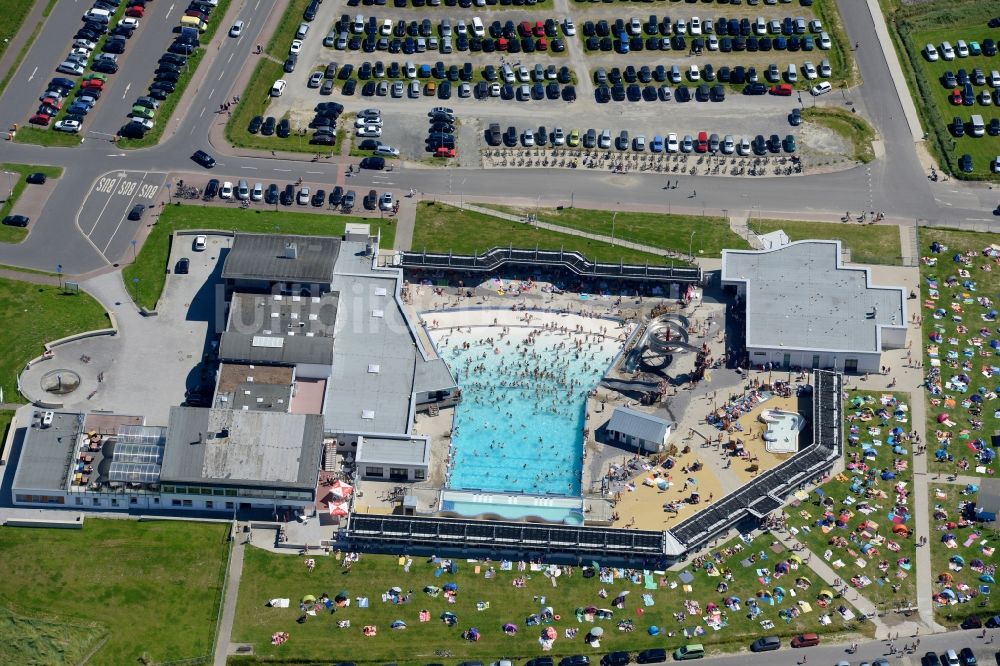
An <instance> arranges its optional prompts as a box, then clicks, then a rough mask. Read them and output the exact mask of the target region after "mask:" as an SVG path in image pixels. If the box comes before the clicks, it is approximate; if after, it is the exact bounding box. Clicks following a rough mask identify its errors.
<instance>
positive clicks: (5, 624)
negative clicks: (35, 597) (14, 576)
mask: <svg viewBox="0 0 1000 666" xmlns="http://www.w3.org/2000/svg"><path fill="white" fill-rule="evenodd" d="M106 636H107V630H106V629H105V628H104V626H103V625H101V624H97V623H93V624H83V623H80V622H63V621H60V620H51V619H44V618H39V617H32V616H31V615H20V614H18V613H14V612H12V611H10V610H9V609H7V608H4V607H3V606H2V605H0V639H2V641H0V663H4V664H24V665H26V666H27V665H30V666H48V665H50V664H80V663H83V662H84V661H85V660H86V657H87V655H88V654H89V653H90V652H91V651H92V650H93V649H94V648H95V647H97V646H98V644H99V643H100V642H101V641H102V640H104V638H105V637H106Z"/></svg>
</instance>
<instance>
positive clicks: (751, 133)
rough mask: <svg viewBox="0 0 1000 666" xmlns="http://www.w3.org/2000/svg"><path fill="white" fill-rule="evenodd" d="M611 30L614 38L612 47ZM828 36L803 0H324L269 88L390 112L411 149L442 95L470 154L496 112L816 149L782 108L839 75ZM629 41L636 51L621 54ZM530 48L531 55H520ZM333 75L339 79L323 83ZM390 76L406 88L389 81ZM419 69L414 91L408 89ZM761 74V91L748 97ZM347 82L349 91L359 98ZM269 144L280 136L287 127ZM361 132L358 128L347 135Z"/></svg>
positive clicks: (419, 148)
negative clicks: (792, 137)
mask: <svg viewBox="0 0 1000 666" xmlns="http://www.w3.org/2000/svg"><path fill="white" fill-rule="evenodd" d="M806 4H807V5H808V2H807V3H806ZM651 14H652V16H651ZM693 17H697V20H696V21H694V24H695V26H697V27H695V26H692V18H693ZM616 21H620V24H619V25H617V26H616ZM619 28H620V29H621V31H620V32H619V31H618V29H619ZM709 30H710V31H711V32H708V31H709ZM734 31H735V32H734ZM585 32H586V33H589V35H590V36H591V37H592V38H596V39H597V40H598V43H597V44H596V45H595V44H594V43H593V39H591V43H590V44H589V45H588V35H587V34H585ZM622 32H624V33H625V34H624V37H625V38H624V39H621V37H622V35H621V33H622ZM747 33H749V34H747ZM602 34H603V35H607V36H608V37H609V39H610V40H611V47H610V48H608V49H604V47H605V46H607V43H606V42H604V43H602V42H601V40H602V39H603V38H602V37H600V35H602ZM678 38H680V39H678ZM324 40H325V41H324ZM432 40H433V41H432ZM501 40H503V42H502V46H503V49H504V50H502V51H501V50H499V48H500V47H501ZM539 40H545V41H544V45H545V50H544V51H542V50H539V49H538V48H537V46H538V43H539ZM737 40H738V42H739V43H738V44H737ZM779 40H780V42H781V48H780V49H779V48H778V47H777V43H778V41H779ZM831 40H832V38H831V37H830V34H829V33H828V32H827V28H826V26H824V25H822V22H821V21H819V19H817V15H816V13H815V12H814V11H813V7H812V6H803V5H802V4H801V2H800V0H796V1H795V2H784V1H782V2H777V1H776V2H775V3H774V4H771V3H769V2H757V3H755V4H753V5H751V4H749V3H745V4H739V5H733V4H729V3H725V4H723V3H705V2H700V3H683V4H682V3H677V2H672V3H655V4H645V3H627V4H622V3H604V2H573V3H564V2H559V3H556V4H555V5H554V6H552V7H540V8H539V7H537V6H536V7H534V8H526V7H517V6H512V5H508V6H503V5H499V4H495V5H487V6H484V7H468V8H463V7H460V6H451V7H448V6H438V7H433V8H414V7H412V6H407V7H402V8H400V7H393V6H390V5H383V6H371V5H360V4H358V3H347V4H346V5H345V4H343V3H324V4H323V5H320V7H319V12H318V14H317V16H316V19H315V20H314V21H312V22H311V23H310V24H309V29H308V33H307V34H306V36H305V37H304V38H303V39H302V40H301V43H300V44H297V45H295V50H297V51H298V54H297V56H296V57H297V60H296V63H295V67H294V71H292V72H288V73H285V74H284V75H283V78H284V80H285V81H287V85H286V87H285V89H284V91H283V92H282V94H281V95H280V96H279V97H274V98H272V99H271V101H270V104H269V107H268V109H267V112H266V114H267V115H268V116H271V117H274V118H276V119H282V118H285V119H288V121H289V122H290V124H291V126H292V127H293V128H294V129H304V128H306V127H307V126H308V125H309V123H310V118H311V117H312V113H313V108H314V107H315V106H316V104H318V103H321V102H325V101H336V102H338V103H340V104H343V105H344V107H345V114H344V116H343V120H341V126H347V125H350V124H351V123H352V119H353V115H351V114H352V112H357V111H358V110H360V109H363V108H370V107H377V108H379V109H381V110H382V112H383V113H382V116H383V119H384V125H383V128H382V135H381V136H380V137H378V140H379V141H380V142H382V143H384V144H388V145H390V146H392V147H394V148H397V149H399V151H400V157H401V158H403V159H404V160H406V159H409V160H421V161H423V160H426V159H428V158H429V157H430V152H429V150H431V149H432V147H430V146H428V145H427V144H426V143H425V141H424V138H425V137H426V133H427V127H426V123H427V112H428V110H429V109H430V108H432V107H434V106H439V105H443V106H448V107H450V108H453V109H454V110H455V113H456V116H457V119H458V122H457V127H456V129H455V143H456V147H457V161H458V164H460V165H463V166H479V165H485V166H491V165H493V166H495V165H496V164H494V163H493V161H492V160H491V159H490V158H491V157H492V156H491V155H489V154H487V155H483V154H481V153H480V151H481V150H484V149H486V148H489V147H490V146H488V145H487V143H486V141H485V136H486V130H487V128H488V127H489V125H490V124H491V123H493V122H500V123H501V124H502V125H503V128H504V129H506V128H507V127H508V126H511V125H513V126H516V127H517V128H518V131H519V133H521V132H523V131H524V130H525V129H528V128H532V127H533V128H534V129H535V130H536V131H537V129H538V128H539V127H545V128H546V129H547V130H548V131H552V130H554V129H555V128H556V127H559V128H561V129H562V130H563V131H564V133H565V134H567V135H568V134H569V133H570V132H571V131H572V130H573V129H579V130H580V131H581V133H584V134H585V133H586V131H587V130H588V129H591V128H593V129H595V130H596V131H597V132H600V131H601V130H602V129H610V130H611V131H612V132H613V133H614V134H615V136H618V135H619V134H620V132H621V131H622V130H625V131H627V132H628V133H629V136H630V137H634V136H636V135H639V136H643V137H645V138H646V139H647V141H646V142H645V144H642V145H643V146H644V148H643V150H644V151H645V152H648V151H649V150H650V148H651V145H650V142H651V141H652V139H653V137H655V136H657V135H661V136H663V137H664V139H665V138H666V136H667V135H669V134H670V133H676V134H677V135H678V136H679V138H681V139H682V138H683V137H684V136H685V135H688V134H690V135H692V136H693V137H695V138H696V137H697V136H698V133H699V132H707V133H708V134H709V135H711V134H713V133H715V134H718V135H719V136H720V137H725V136H726V135H733V136H734V137H735V138H736V140H737V143H738V142H739V139H740V138H741V137H744V136H745V137H747V139H748V140H751V141H752V140H753V138H754V137H756V136H757V135H764V136H765V137H770V136H771V135H772V134H779V135H780V136H781V137H782V138H784V137H785V136H786V135H788V134H796V135H798V134H799V133H803V138H805V139H806V145H805V146H800V145H799V144H797V145H796V151H797V152H801V151H802V149H803V148H805V153H806V154H808V152H809V150H808V149H809V147H810V145H815V147H816V148H817V149H818V150H819V152H825V151H826V150H827V149H828V148H830V147H831V146H835V144H837V141H835V140H834V138H833V137H829V136H824V134H825V133H824V132H823V131H822V128H820V131H815V130H813V131H808V132H806V131H804V130H806V129H807V128H803V127H793V126H791V124H790V123H789V114H790V112H791V110H792V109H793V108H794V107H796V106H798V107H800V108H801V107H803V106H805V105H808V104H811V103H816V101H818V102H820V103H822V102H826V101H827V99H828V98H822V97H821V98H818V99H817V100H813V96H812V95H810V89H811V88H812V87H813V86H815V85H817V84H819V83H821V82H823V81H827V80H838V79H841V78H842V77H843V76H844V73H843V72H838V71H836V70H835V65H834V63H837V62H838V61H837V59H836V58H835V57H833V52H832V51H831V50H830V46H831V44H832V42H831ZM765 41H766V42H767V43H768V51H766V52H764V51H762V48H763V46H762V44H763V42H765ZM793 41H794V43H795V48H794V50H792V49H791V46H790V45H791V43H792V42H793ZM515 42H516V43H517V44H518V46H517V47H514V52H512V44H513V43H515ZM560 42H561V50H560V51H554V50H553V48H552V47H553V43H555V44H557V45H558V44H559V43H560ZM663 42H666V43H667V44H668V47H666V50H665V47H664V46H663ZM681 42H683V43H681ZM807 42H808V46H807ZM446 43H447V44H448V46H444V44H446ZM487 43H489V45H487ZM529 43H530V44H529ZM623 43H627V44H628V49H627V50H628V52H627V53H626V52H621V51H623V50H624V49H625V47H624V46H623ZM751 43H752V44H753V49H756V50H751V49H750V48H749V47H750V44H751ZM821 43H822V44H824V46H823V47H821V46H820V44H821ZM526 44H529V46H530V50H531V52H525V48H524V47H525V45H526ZM435 45H436V46H437V50H436V51H435V50H432V48H431V47H432V46H435ZM290 46H291V45H290ZM589 46H595V48H593V49H591V48H589ZM637 46H638V47H639V49H641V50H639V49H637V48H635V47H637ZM649 46H656V47H657V49H656V50H651V49H650V48H648V47H649ZM677 46H682V48H675V47H677ZM737 47H738V48H737ZM806 48H808V50H805V49H806ZM421 49H422V50H421ZM824 61H826V62H824ZM807 62H808V63H809V65H806V63H807ZM505 65H506V66H509V67H510V68H511V69H510V71H509V72H505V71H504V66H505ZM536 65H540V67H539V68H538V71H537V72H536ZM772 65H773V67H771V66H772ZM522 66H523V68H524V70H525V71H523V72H522V71H519V70H521V67H522ZM314 75H315V77H314ZM326 75H332V77H331V78H332V80H331V81H330V82H329V83H328V85H327V88H326V89H325V90H324V89H323V88H322V83H321V82H322V81H323V80H324V78H325V77H326ZM311 77H314V78H313V79H312V82H311V83H312V86H310V78H311ZM397 81H399V82H401V83H402V85H400V86H397V87H394V86H393V84H394V83H395V82H397ZM413 81H415V82H416V85H417V86H418V90H419V93H418V94H415V95H412V96H411V93H410V89H409V86H410V84H411V82H413ZM753 81H757V82H758V85H759V86H761V87H762V88H761V89H759V90H758V89H754V90H753V93H754V94H743V93H744V88H746V87H747V86H748V85H749V84H750V83H751V82H753ZM349 83H351V85H348V84H349ZM449 84H450V85H449ZM463 84H468V86H467V89H465V88H466V87H465V86H463ZM494 84H495V85H494ZM779 84H785V85H786V86H790V87H791V94H790V95H787V96H779V95H774V94H768V93H769V90H770V89H771V88H772V87H776V86H778V85H779ZM345 87H347V88H353V90H352V91H351V94H345ZM442 88H445V89H447V92H446V93H444V94H443V93H442ZM567 89H569V90H570V91H571V97H569V98H568V97H567V96H566V91H567ZM831 89H832V88H831ZM429 92H431V93H432V94H428V93H429ZM822 92H826V91H825V90H823V91H822ZM465 94H467V95H468V96H465ZM832 97H834V95H830V96H829V98H832ZM567 99H572V100H573V101H567ZM843 101H844V100H842V99H841V100H837V102H839V103H843ZM837 102H832V103H837ZM244 131H245V130H244ZM347 133H349V134H353V133H354V128H353V127H350V128H349V132H347ZM274 141H275V146H276V148H277V147H279V146H280V141H281V139H278V138H276V139H274ZM359 143H360V138H354V139H353V144H352V145H354V146H355V147H356V146H358V144H359ZM639 145H640V144H634V145H633V146H632V148H631V149H632V150H635V148H636V147H637V146H639ZM508 147H509V146H508ZM519 147H524V146H523V145H520V144H519ZM529 147H530V146H529Z"/></svg>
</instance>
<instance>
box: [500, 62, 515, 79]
mask: <svg viewBox="0 0 1000 666" xmlns="http://www.w3.org/2000/svg"><path fill="white" fill-rule="evenodd" d="M500 71H501V72H503V80H504V81H505V82H506V83H514V68H513V67H511V66H510V65H508V64H507V63H504V64H503V66H502V67H501V68H500Z"/></svg>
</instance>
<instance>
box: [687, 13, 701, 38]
mask: <svg viewBox="0 0 1000 666" xmlns="http://www.w3.org/2000/svg"><path fill="white" fill-rule="evenodd" d="M688 32H689V33H691V34H692V35H700V34H701V19H700V18H698V17H697V16H692V17H691V23H690V24H689V25H688Z"/></svg>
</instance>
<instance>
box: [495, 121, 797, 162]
mask: <svg viewBox="0 0 1000 666" xmlns="http://www.w3.org/2000/svg"><path fill="white" fill-rule="evenodd" d="M486 143H487V144H489V145H491V146H499V145H501V144H503V145H504V146H507V147H508V148H515V147H517V146H518V145H521V146H523V147H525V148H533V147H535V146H539V147H546V146H554V147H559V146H569V147H570V148H577V147H580V146H582V147H583V148H586V149H592V148H596V149H599V150H611V148H612V146H614V148H615V149H617V150H620V151H626V150H632V151H635V152H640V153H641V152H645V151H647V150H648V151H649V152H652V153H713V154H715V153H722V154H723V155H732V154H739V155H744V156H746V155H750V154H751V153H752V154H755V155H765V154H767V153H768V152H772V153H779V152H781V151H782V150H784V151H785V152H786V153H794V152H795V150H796V143H795V136H794V135H791V134H789V135H787V136H785V138H784V139H782V138H781V137H780V136H778V135H777V134H772V135H771V136H770V138H764V135H763V134H758V135H757V136H756V137H754V138H753V139H752V140H751V139H750V138H749V137H745V136H742V137H736V136H734V135H732V134H726V135H725V136H721V137H720V136H719V135H718V134H715V133H712V134H709V133H708V132H699V133H698V135H697V136H692V135H690V134H686V135H684V136H683V137H680V136H678V135H677V134H675V133H674V132H670V133H668V134H666V135H660V134H657V135H655V136H653V137H652V139H651V140H650V141H649V142H647V141H646V135H645V134H635V135H630V134H629V131H628V130H620V131H619V132H618V135H617V136H613V134H612V132H611V130H610V129H604V130H596V129H588V130H579V129H572V130H570V131H569V132H568V133H567V132H566V131H565V130H564V129H563V128H562V127H556V128H554V129H553V130H552V131H551V132H550V131H549V130H548V129H546V128H545V127H544V126H542V127H539V128H538V129H537V130H536V129H534V128H526V129H524V130H522V131H521V132H518V130H517V128H516V127H514V126H513V125H512V126H510V127H508V128H507V130H506V131H505V132H501V131H500V124H499V123H491V124H490V126H489V128H488V129H487V130H486Z"/></svg>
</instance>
